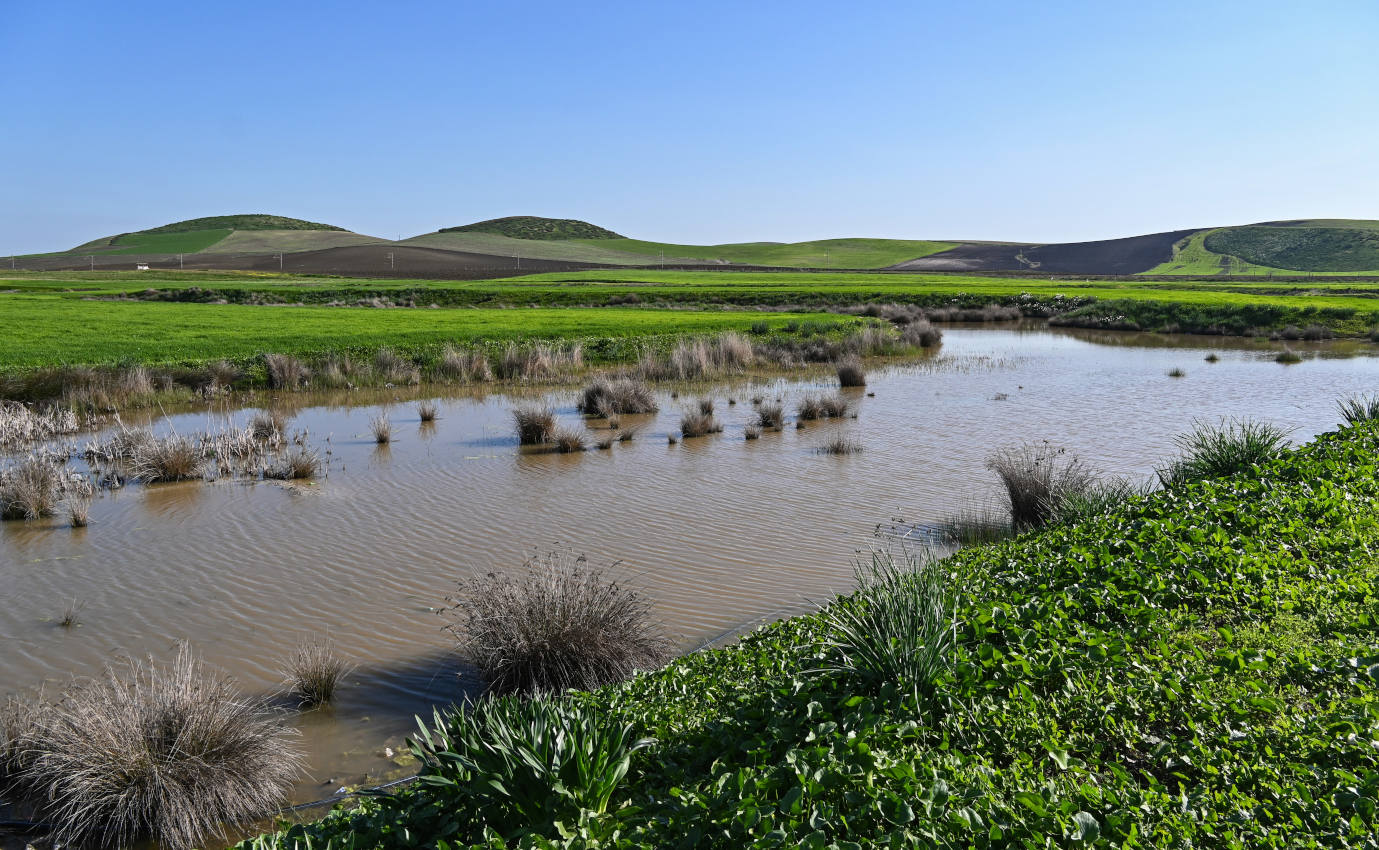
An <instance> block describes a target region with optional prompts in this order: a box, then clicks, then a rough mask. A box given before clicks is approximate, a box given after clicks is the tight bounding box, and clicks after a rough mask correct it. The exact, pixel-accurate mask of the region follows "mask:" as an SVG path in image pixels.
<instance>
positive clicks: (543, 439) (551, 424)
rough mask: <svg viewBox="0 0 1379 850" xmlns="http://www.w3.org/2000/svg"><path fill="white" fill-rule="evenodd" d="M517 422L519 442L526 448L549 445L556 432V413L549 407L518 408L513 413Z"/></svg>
mask: <svg viewBox="0 0 1379 850" xmlns="http://www.w3.org/2000/svg"><path fill="white" fill-rule="evenodd" d="M512 418H513V419H514V420H515V421H516V422H517V442H519V443H521V444H522V445H524V446H535V445H540V444H541V443H549V442H550V441H551V434H552V433H554V431H555V411H553V410H551V409H550V408H549V407H518V408H515V409H514V410H513V411H512Z"/></svg>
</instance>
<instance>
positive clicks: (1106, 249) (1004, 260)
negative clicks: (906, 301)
mask: <svg viewBox="0 0 1379 850" xmlns="http://www.w3.org/2000/svg"><path fill="white" fill-rule="evenodd" d="M1196 232H1197V230H1196V229H1193V230H1174V231H1171V232H1168V233H1150V234H1147V235H1144V236H1130V237H1127V238H1124V239H1101V240H1098V241H1095V242H1064V243H1058V244H1051V245H1034V244H1026V245H1019V244H1010V245H990V244H988V245H978V244H968V245H959V246H958V247H956V248H952V249H949V250H947V251H941V252H939V253H937V254H930V255H929V256H927V257H921V258H919V259H917V260H909V261H908V262H904V263H900V264H898V265H894V266H891V268H892V269H894V270H897V271H926V272H932V271H954V272H957V271H961V272H976V271H1032V272H1044V273H1052V274H1113V275H1125V274H1139V273H1141V272H1145V271H1148V270H1149V269H1152V268H1154V267H1155V266H1157V265H1159V264H1160V263H1164V262H1167V261H1168V260H1171V259H1172V258H1173V244H1174V243H1175V242H1177V241H1178V240H1179V239H1182V238H1184V237H1185V236H1190V235H1191V234H1193V233H1196Z"/></svg>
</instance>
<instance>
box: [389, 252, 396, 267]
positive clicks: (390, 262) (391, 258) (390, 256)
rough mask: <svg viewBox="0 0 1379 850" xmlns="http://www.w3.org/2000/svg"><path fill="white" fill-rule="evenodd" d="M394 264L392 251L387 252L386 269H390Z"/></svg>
mask: <svg viewBox="0 0 1379 850" xmlns="http://www.w3.org/2000/svg"><path fill="white" fill-rule="evenodd" d="M394 268H396V266H394V265H393V252H392V251H389V252H388V271H392V270H393V269H394Z"/></svg>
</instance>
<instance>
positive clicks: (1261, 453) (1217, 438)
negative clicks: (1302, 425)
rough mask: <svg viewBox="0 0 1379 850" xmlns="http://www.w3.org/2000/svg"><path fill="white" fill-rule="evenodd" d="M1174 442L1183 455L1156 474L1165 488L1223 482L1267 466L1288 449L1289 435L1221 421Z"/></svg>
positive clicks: (1242, 422)
mask: <svg viewBox="0 0 1379 850" xmlns="http://www.w3.org/2000/svg"><path fill="white" fill-rule="evenodd" d="M1174 442H1175V443H1177V444H1178V447H1179V448H1180V449H1182V450H1183V452H1184V454H1183V457H1181V458H1179V459H1178V460H1175V461H1172V462H1171V463H1169V464H1168V465H1167V466H1165V467H1163V468H1161V469H1158V470H1156V472H1157V473H1158V476H1159V480H1160V481H1161V482H1162V483H1163V485H1164V486H1165V487H1178V486H1181V485H1184V484H1190V483H1192V482H1193V481H1202V480H1205V479H1209V478H1224V477H1225V476H1227V475H1235V474H1237V473H1240V472H1245V471H1246V470H1248V469H1250V468H1251V467H1254V466H1256V465H1258V464H1262V463H1268V462H1269V461H1271V460H1273V459H1274V458H1276V457H1278V456H1279V455H1281V454H1282V453H1283V451H1284V449H1285V448H1286V447H1287V444H1288V431H1287V430H1286V429H1284V428H1280V427H1279V426H1277V425H1272V424H1270V423H1267V422H1253V421H1250V420H1243V419H1242V420H1223V421H1222V422H1221V423H1220V424H1218V425H1209V424H1206V423H1202V422H1198V423H1195V424H1194V425H1193V429H1192V430H1191V431H1189V432H1188V433H1186V434H1182V435H1180V436H1178V437H1177V438H1175V439H1174Z"/></svg>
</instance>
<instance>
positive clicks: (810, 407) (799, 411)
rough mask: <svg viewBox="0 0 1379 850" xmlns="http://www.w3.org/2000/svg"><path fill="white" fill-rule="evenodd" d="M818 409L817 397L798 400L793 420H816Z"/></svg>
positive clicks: (818, 414)
mask: <svg viewBox="0 0 1379 850" xmlns="http://www.w3.org/2000/svg"><path fill="white" fill-rule="evenodd" d="M820 409H821V407H820V404H819V397H818V396H812V395H811V396H805V397H804V398H803V399H801V400H800V404H799V407H797V408H795V418H796V419H799V420H812V419H818V418H819V416H820Z"/></svg>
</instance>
